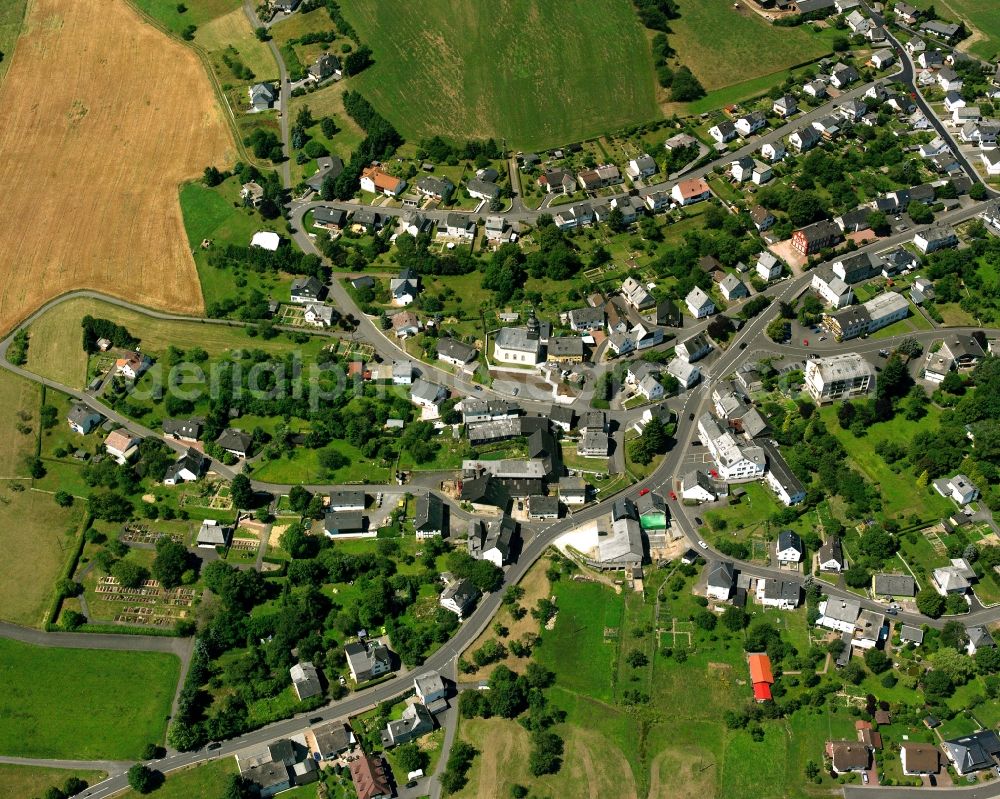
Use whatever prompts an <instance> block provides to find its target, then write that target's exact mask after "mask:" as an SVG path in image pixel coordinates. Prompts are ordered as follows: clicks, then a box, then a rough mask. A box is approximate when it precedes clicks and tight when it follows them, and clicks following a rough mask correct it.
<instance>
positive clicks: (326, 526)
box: [323, 510, 378, 539]
mask: <svg viewBox="0 0 1000 799" xmlns="http://www.w3.org/2000/svg"><path fill="white" fill-rule="evenodd" d="M323 533H324V535H326V537H327V538H332V539H337V538H341V539H346V538H374V537H375V536H376V535H378V530H375V529H373V528H371V527H369V526H368V518H367V517H366V516H365V515H364V514H362V513H355V512H352V511H330V510H328V511H327V512H326V514H325V515H324V516H323Z"/></svg>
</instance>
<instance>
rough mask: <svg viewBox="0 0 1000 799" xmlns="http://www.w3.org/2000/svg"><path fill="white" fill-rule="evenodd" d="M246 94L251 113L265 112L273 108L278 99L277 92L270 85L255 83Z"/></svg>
mask: <svg viewBox="0 0 1000 799" xmlns="http://www.w3.org/2000/svg"><path fill="white" fill-rule="evenodd" d="M247 93H248V94H249V95H250V110H251V111H267V110H268V109H270V108H274V104H275V102H276V101H277V99H278V91H277V89H275V88H274V87H273V86H272V85H271V84H270V83H255V84H253V85H252V86H251V87H250V88H249V89H247Z"/></svg>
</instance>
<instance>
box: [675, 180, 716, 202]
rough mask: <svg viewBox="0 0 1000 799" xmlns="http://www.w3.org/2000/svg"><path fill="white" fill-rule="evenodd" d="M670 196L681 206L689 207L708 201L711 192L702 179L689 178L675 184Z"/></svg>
mask: <svg viewBox="0 0 1000 799" xmlns="http://www.w3.org/2000/svg"><path fill="white" fill-rule="evenodd" d="M670 196H671V197H673V198H674V200H675V201H676V202H678V203H680V204H681V205H690V204H691V203H696V202H700V201H701V200H707V199H709V198H710V197H711V196H712V190H711V189H710V188H708V184H707V183H706V182H705V180H704V178H691V179H690V180H682V181H681V182H680V183H678V184H676V185H675V186H674V188H673V189H672V190H671V192H670Z"/></svg>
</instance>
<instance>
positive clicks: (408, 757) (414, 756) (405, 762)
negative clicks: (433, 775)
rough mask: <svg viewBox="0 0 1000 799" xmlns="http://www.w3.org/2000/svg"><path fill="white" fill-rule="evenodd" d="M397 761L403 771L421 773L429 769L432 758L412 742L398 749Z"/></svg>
mask: <svg viewBox="0 0 1000 799" xmlns="http://www.w3.org/2000/svg"><path fill="white" fill-rule="evenodd" d="M396 761H397V762H398V763H399V765H400V767H401V768H402V770H403V771H406V772H410V771H420V770H422V769H425V768H427V765H428V763H429V762H430V757H428V755H427V753H426V752H424V751H422V750H421V749H420V747H419V746H417V745H416V744H415V743H413V742H410V743H407V744H403V745H402V746H400V747H399V748H397V749H396Z"/></svg>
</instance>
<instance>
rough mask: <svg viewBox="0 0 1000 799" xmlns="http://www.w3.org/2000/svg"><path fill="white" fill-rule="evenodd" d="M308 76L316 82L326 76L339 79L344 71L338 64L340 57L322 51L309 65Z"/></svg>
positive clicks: (324, 78)
mask: <svg viewBox="0 0 1000 799" xmlns="http://www.w3.org/2000/svg"><path fill="white" fill-rule="evenodd" d="M308 72H309V76H310V77H311V78H312V79H313V80H314V81H316V82H317V83H319V82H321V81H324V80H326V79H327V78H336V79H337V80H340V78H342V77H343V76H344V72H343V70H342V68H341V66H340V59H339V58H337V56H335V55H332V54H330V53H322V54H321V55H320V56H319V57H318V58H317V59H316V60H315V61H314V62H313V63H312V64H310V65H309V70H308Z"/></svg>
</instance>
